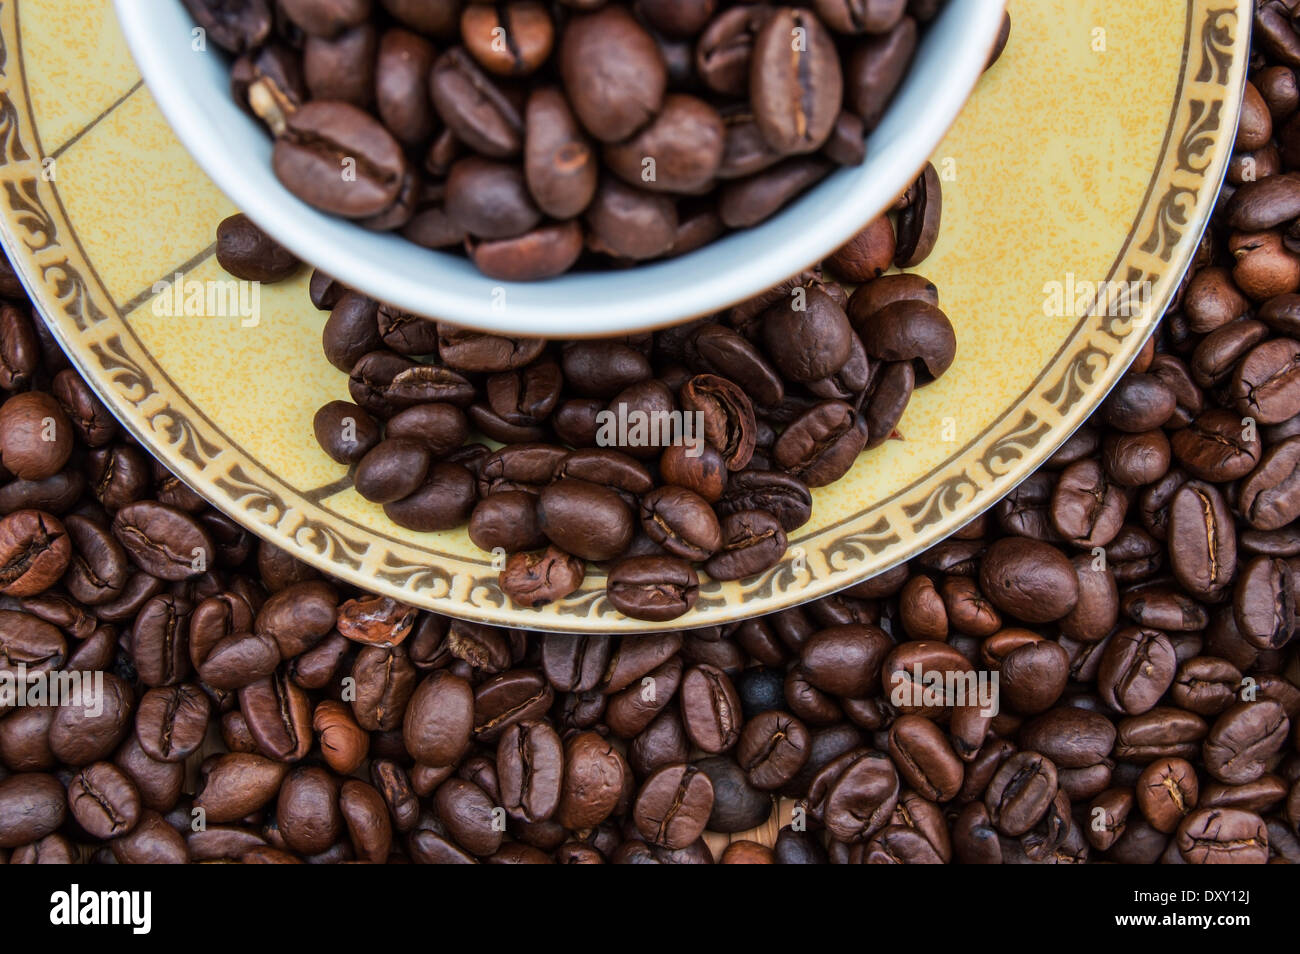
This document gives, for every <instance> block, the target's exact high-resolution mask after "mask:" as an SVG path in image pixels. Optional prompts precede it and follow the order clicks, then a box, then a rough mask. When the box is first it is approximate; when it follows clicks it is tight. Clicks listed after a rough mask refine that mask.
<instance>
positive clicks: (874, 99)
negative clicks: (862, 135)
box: [844, 16, 917, 132]
mask: <svg viewBox="0 0 1300 954" xmlns="http://www.w3.org/2000/svg"><path fill="white" fill-rule="evenodd" d="M916 44H917V24H916V20H914V19H913V18H912V17H910V16H905V17H903V18H902V19H901V20H899V21H898V22H897V23H896V24H895V25H894V26H893V27H892V28H891V29H890V30H889V31H888V32H886V33H882V34H880V35H878V36H872V37H870V38H868V39H866V40H864V41H861V42H860V43H858V44H857V45H856V46H855V47H854V48H853V52H852V53H851V54H850V56H849V59H848V62H847V63H846V64H845V67H844V101H845V105H847V106H848V108H849V109H851V110H852V111H853V112H854V113H856V114H857V115H858V116H859V117H860V118H861V119H862V122H863V124H864V125H865V126H866V128H867V130H868V132H869V131H871V130H873V129H875V128H876V126H877V125H878V124H879V123H880V120H881V118H882V117H883V116H884V112H885V107H886V106H887V105H888V103H889V101H890V99H892V98H893V95H894V92H895V91H896V90H897V89H898V85H899V83H900V82H902V79H903V76H904V74H905V73H906V72H907V69H908V66H909V65H910V64H911V62H912V56H913V54H914V53H915V52H916Z"/></svg>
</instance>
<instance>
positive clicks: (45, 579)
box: [0, 510, 72, 596]
mask: <svg viewBox="0 0 1300 954" xmlns="http://www.w3.org/2000/svg"><path fill="white" fill-rule="evenodd" d="M71 559H72V540H71V539H70V538H69V536H68V532H67V530H66V529H65V528H64V526H63V523H62V522H61V521H60V520H59V519H58V518H57V517H54V516H51V515H50V514H48V513H42V512H41V511H39V510H18V511H15V512H14V513H11V514H9V515H8V516H6V517H3V518H0V593H4V594H6V595H8V596H35V595H36V594H38V593H44V592H45V591H46V590H48V589H49V588H50V587H51V586H53V585H54V584H55V583H57V582H58V580H59V577H61V576H63V573H64V571H65V570H66V569H67V568H68V564H69V563H70V561H71Z"/></svg>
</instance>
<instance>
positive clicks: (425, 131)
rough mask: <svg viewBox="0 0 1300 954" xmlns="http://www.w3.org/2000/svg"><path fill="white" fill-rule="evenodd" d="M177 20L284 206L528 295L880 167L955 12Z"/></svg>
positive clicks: (864, 7)
mask: <svg viewBox="0 0 1300 954" xmlns="http://www.w3.org/2000/svg"><path fill="white" fill-rule="evenodd" d="M182 2H184V5H185V7H186V9H187V10H188V11H189V12H190V14H191V15H192V16H193V18H194V20H195V22H196V23H197V24H198V26H199V27H201V28H203V29H204V30H205V31H206V35H207V36H208V37H210V38H211V40H212V42H213V43H215V44H216V45H217V46H218V47H220V48H222V49H223V50H225V51H226V52H227V53H228V54H229V55H230V57H231V63H230V78H231V91H232V95H233V96H234V98H235V100H236V101H237V102H238V103H239V105H240V106H241V107H243V108H244V109H245V110H247V111H248V112H249V113H251V114H252V115H254V116H256V117H257V118H258V119H259V120H261V121H262V122H263V123H264V124H265V125H266V127H267V129H268V131H269V132H270V134H271V135H272V136H273V137H274V140H275V144H274V149H273V152H272V166H273V169H274V172H275V175H276V177H277V178H278V179H279V180H280V182H281V183H283V185H284V186H285V188H287V189H288V190H289V191H290V192H291V193H293V194H294V195H295V196H296V197H298V198H299V199H301V200H302V201H304V202H306V203H308V204H309V205H311V206H312V207H314V208H316V209H319V210H321V211H324V212H327V213H330V214H332V215H336V216H339V217H341V218H344V219H347V220H349V221H352V222H355V223H356V224H357V225H358V226H360V227H362V228H366V229H371V230H376V231H387V232H398V233H400V234H401V235H402V236H404V237H405V238H407V239H409V240H410V241H412V242H414V243H416V244H418V245H421V246H424V247H427V248H433V249H456V250H460V251H463V252H464V254H466V255H467V256H468V257H469V259H470V260H471V261H472V262H473V263H474V265H475V266H476V267H477V268H478V269H479V270H480V271H481V272H483V273H484V274H486V275H488V276H490V277H493V278H497V279H503V280H512V281H529V280H537V279H544V278H548V277H553V276H555V275H559V274H561V273H563V272H566V271H568V270H570V269H572V268H575V267H576V268H585V269H593V268H594V269H599V268H624V267H628V266H630V265H634V264H636V263H638V262H644V261H650V260H654V259H662V258H666V257H670V256H676V255H683V254H685V253H687V252H690V251H693V250H695V249H698V248H700V247H702V246H704V245H707V244H708V243H710V242H712V241H714V240H715V239H717V238H718V237H719V236H721V235H723V234H725V233H726V232H728V231H731V230H735V229H744V228H748V227H750V226H753V225H756V224H758V223H759V222H762V221H763V220H765V219H767V218H768V217H770V216H771V215H773V214H775V213H776V212H777V211H779V210H780V209H781V208H782V207H783V206H785V205H786V204H787V203H788V202H790V201H791V200H792V199H794V198H796V197H797V196H798V195H800V194H801V193H803V192H804V191H806V190H807V189H809V188H811V187H812V186H813V185H815V184H816V183H817V182H819V181H820V180H821V179H822V178H824V177H825V176H826V175H828V174H829V173H830V172H831V171H833V170H834V169H835V168H837V167H839V166H844V165H856V164H858V163H861V162H862V160H863V158H864V156H865V138H866V136H868V135H869V134H870V133H871V132H872V130H874V129H875V127H876V126H877V125H878V124H879V122H880V120H881V118H882V116H883V114H884V112H885V110H886V109H887V107H888V106H889V104H890V102H891V101H892V99H893V98H894V95H895V93H896V92H897V90H898V88H899V86H900V84H901V83H902V81H903V79H904V78H905V76H906V75H907V72H908V70H909V68H910V66H911V63H912V59H913V56H914V54H915V51H916V49H917V46H918V44H919V42H920V41H921V39H922V37H923V34H924V32H925V30H926V28H927V26H928V24H929V23H930V21H932V20H933V19H934V18H935V17H936V16H938V15H939V13H940V12H941V11H942V9H943V7H944V2H943V0H912V2H905V0H886V2H877V0H867V2H862V0H849V2H846V0H828V2H818V3H816V4H812V5H809V6H808V7H782V6H768V5H765V4H737V5H730V4H719V3H716V2H715V0H684V2H683V0H673V2H664V0H638V2H636V3H621V2H608V3H603V2H597V3H591V2H586V0H561V2H556V3H542V2H538V0H509V2H505V3H496V4H488V3H481V2H469V3H462V2H461V0H428V2H421V3H405V2H398V0H385V2H382V3H381V2H373V3H372V2H371V0H348V2H340V0H277V2H270V0H247V2H241V3H238V4H231V3H229V2H227V0H182ZM923 217H924V216H923V215H921V216H919V217H918V222H917V226H916V229H912V228H911V227H909V229H908V230H907V237H906V238H905V241H904V245H905V246H906V247H907V248H911V247H912V246H914V245H915V244H916V237H915V236H914V235H913V234H912V233H913V232H914V231H917V230H922V231H923V225H922V224H921V219H923ZM904 257H905V258H908V257H910V255H905V256H904ZM922 257H924V256H922ZM918 261H919V259H918ZM912 264H914V263H912Z"/></svg>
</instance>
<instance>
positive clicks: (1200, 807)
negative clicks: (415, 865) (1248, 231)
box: [0, 111, 1300, 864]
mask: <svg viewBox="0 0 1300 954" xmlns="http://www.w3.org/2000/svg"><path fill="white" fill-rule="evenodd" d="M1266 112H1267V111H1266ZM1255 118H1256V119H1260V118H1261V117H1259V116H1255ZM1238 194H1239V195H1241V194H1243V193H1242V192H1240V191H1239V192H1238ZM1244 194H1245V195H1246V196H1247V197H1249V195H1250V193H1249V192H1245V193H1244ZM1243 201H1244V200H1243ZM1230 207H1231V208H1236V206H1232V205H1231V203H1230ZM1220 226H1222V229H1221V228H1220ZM1231 229H1232V227H1231V226H1230V225H1228V223H1227V221H1226V220H1225V219H1223V218H1220V220H1219V222H1218V223H1217V224H1216V228H1215V231H1214V232H1213V234H1212V236H1211V238H1210V239H1209V240H1207V242H1206V244H1205V255H1204V256H1203V258H1202V260H1201V261H1200V263H1199V265H1200V266H1201V267H1200V268H1199V270H1198V271H1197V272H1196V274H1195V275H1194V276H1192V277H1191V278H1190V280H1189V282H1188V284H1187V285H1186V288H1185V291H1184V294H1182V295H1181V296H1180V301H1179V305H1180V307H1179V310H1177V311H1175V312H1174V313H1173V314H1171V315H1170V317H1169V320H1168V321H1167V322H1166V323H1165V325H1164V327H1162V328H1161V329H1159V331H1158V332H1157V335H1156V337H1155V339H1153V341H1152V343H1151V345H1150V346H1149V347H1148V348H1147V349H1146V350H1145V351H1144V352H1143V354H1142V355H1141V356H1140V358H1139V359H1138V361H1137V363H1136V365H1135V366H1134V368H1133V370H1132V371H1131V372H1130V373H1129V374H1128V375H1127V376H1126V377H1125V378H1124V380H1123V381H1122V382H1121V384H1120V386H1119V388H1118V389H1117V390H1116V392H1115V393H1114V395H1113V396H1112V397H1111V398H1109V399H1108V400H1107V401H1106V403H1105V404H1104V405H1103V406H1102V407H1101V408H1100V409H1099V410H1098V412H1097V413H1096V415H1094V417H1093V419H1092V421H1091V422H1090V423H1089V424H1088V426H1086V427H1085V428H1084V429H1083V430H1081V431H1080V432H1079V433H1078V434H1076V435H1075V436H1074V437H1073V438H1071V439H1070V441H1069V442H1068V443H1066V445H1065V446H1063V447H1062V448H1061V450H1060V451H1059V452H1058V453H1057V454H1056V455H1055V456H1054V457H1053V458H1052V459H1051V460H1050V461H1049V463H1048V464H1047V466H1046V467H1045V468H1044V469H1043V471H1042V472H1040V473H1039V474H1037V475H1035V476H1034V477H1032V478H1031V479H1030V480H1029V481H1027V482H1026V483H1025V484H1024V485H1022V487H1020V488H1019V489H1018V490H1017V491H1016V492H1015V493H1014V494H1012V495H1011V496H1010V497H1008V498H1007V499H1006V500H1004V501H1003V502H1002V503H1001V504H999V505H998V506H997V507H996V508H995V510H994V511H993V512H991V513H989V514H986V515H984V516H981V517H979V518H978V519H976V520H975V521H973V522H972V523H971V524H970V525H968V526H967V527H966V528H964V529H963V530H961V531H960V532H959V533H957V534H956V535H955V536H954V537H952V538H951V539H949V540H947V541H945V542H944V543H942V544H940V545H938V546H937V547H935V548H933V549H932V550H930V551H928V552H927V553H925V554H923V555H921V556H919V557H917V558H916V559H915V560H913V561H912V562H911V564H910V565H908V566H903V567H899V568H898V569H896V570H893V571H891V572H889V573H886V574H883V575H882V576H880V577H877V578H875V579H873V580H869V581H867V582H864V583H861V584H858V585H857V586H854V587H852V588H851V589H849V590H847V591H845V592H844V593H841V594H838V595H836V596H832V597H828V598H825V599H821V600H818V601H816V602H813V603H810V604H807V605H805V606H802V607H796V608H793V609H788V610H784V611H782V612H779V613H774V614H771V615H769V616H765V617H762V618H758V619H751V620H748V621H745V622H743V623H736V624H730V625H727V626H725V627H713V628H708V629H696V630H688V631H684V632H671V633H665V634H660V635H653V636H628V637H623V638H613V637H605V636H580V635H563V634H538V633H527V632H524V631H521V630H508V629H499V628H495V627H489V626H483V625H477V624H473V623H467V622H463V621H457V620H451V619H448V618H445V617H442V616H438V615H435V614H430V613H423V612H418V611H416V610H415V609H413V608H411V607H407V606H403V605H401V604H399V603H396V602H394V601H393V600H391V599H387V598H384V597H377V596H372V595H368V594H365V593H361V592H358V591H356V590H353V589H350V588H348V587H347V586H344V585H342V584H340V583H338V582H337V581H333V580H330V579H327V578H323V577H321V576H320V575H319V574H317V573H316V572H314V571H313V570H311V569H310V568H308V567H306V566H304V565H302V564H299V563H297V562H295V561H294V560H292V559H291V558H289V557H288V556H287V555H286V554H285V553H283V552H281V551H278V550H276V549H274V548H272V547H270V546H267V545H266V544H260V545H259V544H258V543H257V542H256V541H255V540H254V539H253V538H252V537H251V536H250V535H249V534H248V533H247V532H246V531H244V530H242V529H240V528H239V527H238V526H236V525H235V524H233V523H232V522H231V521H230V520H228V519H227V518H225V517H223V516H222V515H221V514H219V513H217V512H216V511H214V510H212V509H211V508H209V507H208V506H207V505H206V504H205V503H204V502H203V500H202V499H200V498H199V497H197V496H196V495H195V494H194V493H193V492H191V491H190V490H188V489H187V488H186V487H185V486H184V485H183V484H182V483H180V482H179V481H177V480H176V479H175V478H174V477H173V476H171V475H170V474H168V473H167V471H166V470H164V469H163V468H162V467H160V466H159V465H158V464H156V463H154V462H153V461H151V460H150V459H149V457H148V455H147V454H146V453H145V452H144V451H143V450H142V449H141V448H140V447H139V446H138V445H137V444H136V443H135V442H134V441H133V440H132V439H131V438H130V437H129V436H128V435H127V434H125V433H124V432H123V431H122V430H121V429H120V428H119V427H118V426H117V425H116V424H115V422H114V420H113V418H112V417H111V416H110V415H109V414H108V413H107V411H106V410H105V409H104V407H103V406H102V405H101V404H100V403H99V401H98V400H97V399H96V397H95V396H94V394H93V393H92V392H91V391H90V390H89V389H88V388H87V387H86V385H85V384H84V383H83V382H82V380H81V379H80V378H79V377H78V376H77V375H76V373H75V372H74V371H73V370H72V369H70V368H69V367H68V364H67V361H66V359H64V358H63V356H62V355H61V354H60V353H59V351H58V349H57V347H55V346H54V344H53V342H52V341H51V339H50V337H49V335H48V333H47V332H46V331H45V330H44V329H43V327H42V325H41V324H40V322H39V321H37V320H34V319H33V316H32V313H31V310H30V307H29V306H28V305H27V304H26V302H25V301H24V300H23V299H22V291H21V288H20V287H19V286H18V284H17V282H16V281H15V280H14V277H13V275H12V273H11V272H9V271H8V270H7V268H3V267H0V297H3V298H4V299H5V302H4V304H3V305H0V389H3V392H4V399H3V402H2V403H0V462H2V465H0V862H8V863H33V862H73V861H86V862H96V863H140V862H185V861H220V860H234V861H242V862H247V863H283V862H300V861H305V862H308V863H321V862H339V861H364V862H401V861H412V862H419V863H475V862H488V863H508V864H513V863H552V862H559V863H569V864H574V863H606V862H608V863H648V864H682V863H712V862H714V861H720V862H723V863H736V864H743V863H759V864H763V863H781V864H803V863H824V862H832V863H859V862H868V863H926V862H930V863H935V862H949V861H953V862H965V863H991V862H1008V863H1077V862H1088V861H1094V862H1101V861H1108V862H1123V863H1149V862H1158V861H1159V862H1166V863H1191V864H1207V863H1223V862H1257V863H1263V862H1270V861H1271V862H1296V861H1300V838H1298V835H1300V728H1297V727H1298V726H1300V671H1298V670H1297V656H1296V646H1297V643H1296V641H1295V639H1294V634H1295V630H1296V626H1297V622H1298V621H1297V616H1296V602H1295V593H1296V585H1297V578H1298V576H1300V523H1297V519H1298V518H1300V481H1298V480H1297V471H1296V467H1295V464H1294V460H1295V454H1296V448H1297V446H1300V417H1297V416H1296V414H1295V411H1294V410H1292V411H1290V412H1289V416H1288V413H1284V412H1286V409H1287V408H1290V407H1291V406H1292V403H1293V402H1294V401H1295V400H1296V397H1297V395H1296V392H1297V389H1300V383H1298V382H1300V378H1297V376H1296V374H1295V372H1294V370H1289V371H1288V370H1286V369H1285V368H1284V369H1283V371H1282V372H1281V373H1277V372H1276V369H1274V370H1273V371H1268V370H1267V369H1268V368H1272V367H1274V366H1273V365H1271V364H1268V363H1267V362H1265V361H1263V358H1266V357H1268V356H1269V355H1270V354H1271V352H1272V351H1273V350H1275V349H1279V348H1283V349H1287V348H1289V349H1290V351H1291V353H1292V354H1294V353H1295V352H1296V350H1297V347H1296V345H1295V342H1293V341H1291V339H1289V338H1288V337H1286V332H1285V330H1284V329H1285V326H1279V322H1280V321H1282V320H1284V319H1278V318H1276V317H1271V318H1270V319H1269V321H1265V320H1263V319H1262V318H1257V317H1252V314H1255V313H1256V312H1258V313H1260V314H1268V315H1275V314H1277V309H1278V307H1279V306H1278V305H1277V304H1275V303H1273V304H1270V302H1273V301H1274V300H1273V299H1269V300H1268V301H1267V302H1255V303H1253V304H1252V303H1251V302H1253V301H1254V300H1253V299H1251V298H1250V296H1249V295H1246V294H1244V292H1243V291H1241V290H1240V289H1239V288H1238V285H1237V284H1236V283H1235V282H1234V280H1233V276H1232V273H1231V268H1224V267H1221V266H1220V264H1219V263H1220V262H1229V261H1230V259H1227V258H1226V257H1221V256H1223V255H1224V254H1225V253H1224V249H1225V248H1227V247H1231V246H1234V245H1239V244H1240V243H1239V241H1238V239H1237V238H1236V233H1235V232H1233V231H1232V230H1231ZM230 234H231V236H234V237H238V236H239V235H241V234H242V233H241V232H239V231H238V230H232V232H231V233H230ZM245 238H247V236H245ZM1225 238H1226V239H1227V244H1226V245H1224V243H1223V240H1224V239H1225ZM227 244H228V247H227V249H226V251H230V248H238V247H243V246H245V245H247V244H249V243H248V242H246V241H234V239H233V238H232V239H231V241H230V242H229V243H227ZM253 244H254V245H255V244H256V242H254V243H253ZM1233 267H1235V268H1241V264H1240V262H1238V263H1237V265H1236V266H1233ZM873 284H874V283H873ZM866 287H868V288H870V287H872V286H871V285H868V286H866ZM808 291H809V293H810V294H811V293H813V292H814V291H817V286H816V284H815V283H814V284H813V285H810V286H808ZM826 294H828V296H829V293H826ZM905 300H906V299H905ZM1224 303H1227V304H1224ZM1239 308H1240V309H1242V313H1240V314H1236V313H1235V312H1237V311H1238V309H1239ZM1214 315H1218V316H1219V317H1220V318H1222V321H1221V322H1220V323H1219V325H1218V328H1216V329H1215V330H1204V329H1205V325H1206V324H1207V323H1210V324H1212V323H1214V321H1215V320H1216V319H1215V318H1214V317H1213V316H1214ZM1193 322H1195V323H1196V325H1197V326H1198V327H1200V328H1202V329H1203V330H1200V331H1192V330H1191V329H1190V327H1189V326H1190V324H1191V323H1193ZM1270 322H1271V323H1270ZM1243 323H1244V324H1245V325H1246V326H1247V327H1251V328H1255V329H1256V330H1255V331H1253V332H1252V333H1251V335H1249V336H1243V337H1230V336H1225V335H1222V334H1219V330H1220V329H1223V328H1234V327H1241V326H1242V325H1243ZM426 327H428V326H424V325H416V326H413V328H412V329H411V330H412V331H413V332H418V333H424V329H425V328H426ZM719 327H728V326H725V325H720V326H719ZM1216 335H1217V337H1216ZM727 340H729V341H730V340H732V339H729V338H728V339H727ZM741 340H744V341H747V340H748V339H746V338H744V336H743V335H742V336H741ZM1242 341H1247V342H1248V343H1247V344H1240V343H1239V342H1242ZM450 343H451V345H452V347H451V349H450V350H451V351H452V353H460V351H459V348H460V345H461V342H460V339H456V338H452V339H451V340H450ZM1230 343H1231V344H1230ZM478 347H479V346H478V345H475V346H474V348H472V349H467V350H466V352H465V353H469V354H473V353H476V350H475V349H477V348H478ZM1261 349H1262V350H1261ZM631 353H632V354H637V355H641V356H642V357H644V355H643V354H642V353H641V352H640V351H638V350H636V349H631ZM724 353H726V352H724ZM561 360H562V359H561ZM592 366H593V367H601V366H600V365H592ZM907 367H908V368H910V369H912V370H915V368H914V366H913V365H911V364H908V365H907ZM1260 367H1263V368H1265V373H1263V375H1262V376H1259V372H1258V370H1257V369H1259V368H1260ZM497 373H505V372H497ZM1247 376H1250V380H1251V381H1254V382H1255V383H1254V385H1253V386H1252V387H1250V388H1247V389H1245V390H1242V389H1241V387H1240V386H1239V384H1238V383H1237V382H1241V381H1245V380H1247ZM1247 402H1249V403H1247ZM453 406H454V405H453ZM1243 408H1244V409H1246V410H1249V411H1250V413H1251V414H1258V415H1260V418H1259V420H1258V423H1257V426H1256V427H1255V429H1254V430H1253V431H1252V432H1251V435H1250V436H1249V437H1247V436H1245V433H1244V432H1243V431H1242V430H1241V429H1239V428H1238V427H1228V426H1227V425H1226V424H1225V423H1223V422H1224V421H1226V420H1227V419H1228V418H1229V417H1230V418H1231V419H1232V421H1233V423H1234V424H1240V421H1241V418H1242V417H1245V416H1248V415H1247V413H1246V410H1243ZM525 459H526V458H525ZM597 459H601V458H597ZM633 459H635V458H633ZM459 466H462V467H463V466H464V465H463V464H462V465H459ZM502 466H503V470H502V471H501V472H500V474H496V472H492V473H493V476H494V478H496V477H499V478H500V479H502V480H509V479H513V478H515V477H517V476H518V474H517V473H515V472H514V471H513V470H511V471H507V470H505V469H504V465H502ZM483 473H484V471H483V470H480V476H481V475H482V474H483ZM740 473H744V472H743V471H742V472H740ZM754 473H757V474H767V473H770V472H767V471H755V472H754ZM565 479H571V480H580V479H583V478H580V477H570V478H565ZM728 479H729V480H735V479H736V476H735V475H732V476H731V477H729V478H728ZM667 486H670V487H671V486H677V485H667ZM756 486H757V485H756ZM502 492H504V491H502ZM520 493H521V494H522V495H523V496H528V497H531V496H532V495H531V494H529V493H528V492H527V491H522V492H520ZM521 512H522V513H527V512H529V507H527V506H524V507H522V508H521ZM781 512H783V511H780V510H777V511H776V513H777V514H779V513H781ZM686 539H692V538H691V537H689V536H688V537H687V538H686ZM629 575H630V574H629ZM633 579H634V580H635V577H633ZM20 667H21V668H20ZM73 675H77V676H79V677H80V678H81V680H82V685H83V687H84V690H83V691H84V692H94V686H95V680H96V679H98V680H100V683H99V686H100V691H99V692H98V693H97V694H95V695H93V696H86V695H83V696H82V697H81V698H80V699H76V698H68V697H67V696H66V685H65V688H64V689H62V690H60V689H59V688H58V687H59V685H60V683H59V681H58V680H57V679H56V678H55V677H56V676H57V677H60V678H62V679H63V680H64V681H65V684H66V682H67V681H69V680H70V678H71V677H72V676H73ZM19 679H21V680H22V682H23V696H22V697H19V696H18V695H17V690H16V683H17V682H18V681H19ZM936 680H938V681H941V682H942V683H943V684H944V685H940V686H939V688H937V689H936V688H935V685H936V684H937V683H936ZM995 680H996V681H995ZM945 686H946V688H945ZM41 687H44V690H43V694H41V695H39V697H38V695H36V694H37V693H38V690H40V688H41ZM962 691H965V692H967V693H968V694H967V695H966V696H964V697H962V696H960V695H957V694H956V693H959V692H962ZM949 693H953V694H949Z"/></svg>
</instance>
